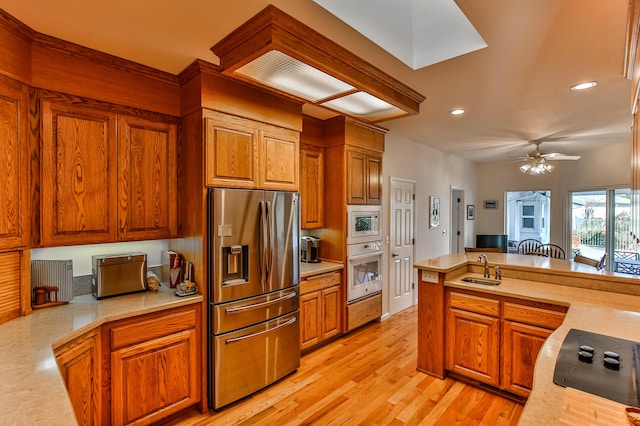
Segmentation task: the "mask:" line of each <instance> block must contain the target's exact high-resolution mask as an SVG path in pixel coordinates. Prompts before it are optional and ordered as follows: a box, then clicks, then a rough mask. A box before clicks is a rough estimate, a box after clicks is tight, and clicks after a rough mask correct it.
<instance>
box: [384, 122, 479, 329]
mask: <svg viewBox="0 0 640 426" xmlns="http://www.w3.org/2000/svg"><path fill="white" fill-rule="evenodd" d="M382 172H383V177H384V183H383V188H384V189H383V197H382V206H383V210H382V211H383V218H382V222H383V225H382V226H383V227H382V229H383V232H384V236H388V235H389V215H390V212H389V188H390V187H391V177H392V176H393V177H397V178H404V179H411V180H415V182H416V203H415V217H416V236H415V238H416V245H415V259H414V260H415V261H421V260H425V259H429V258H432V257H437V256H441V255H443V254H446V253H449V246H450V235H449V233H450V230H451V226H450V221H451V188H452V186H453V187H455V188H456V189H461V190H464V196H465V201H464V203H465V204H476V212H477V204H478V203H477V202H476V195H475V193H476V184H475V181H476V164H475V163H473V162H471V161H468V160H464V159H462V158H460V157H457V156H455V155H451V154H447V153H444V152H442V151H438V150H436V149H433V148H430V147H427V146H423V145H420V144H418V143H415V142H413V141H411V140H408V139H405V138H403V137H401V136H398V135H395V134H394V133H393V132H389V133H387V135H386V137H385V150H384V157H383V164H382ZM429 196H437V197H440V226H439V227H437V228H435V229H429V205H428V204H429ZM463 214H464V215H465V217H466V209H465V211H464V213H463ZM464 223H465V229H464V234H465V242H464V245H471V244H473V241H474V235H475V230H474V225H475V221H469V220H466V219H465V220H464ZM443 231H445V235H443ZM387 249H388V246H387ZM387 252H388V250H387ZM383 266H384V270H383V271H384V274H385V276H386V277H388V276H389V273H388V271H389V257H388V255H387V256H386V258H385V259H384V265H383ZM416 276H417V274H416ZM387 282H388V280H387ZM415 282H416V288H417V281H415ZM388 294H389V292H388V291H384V292H383V301H382V312H383V316H386V315H388V313H389V300H388Z"/></svg>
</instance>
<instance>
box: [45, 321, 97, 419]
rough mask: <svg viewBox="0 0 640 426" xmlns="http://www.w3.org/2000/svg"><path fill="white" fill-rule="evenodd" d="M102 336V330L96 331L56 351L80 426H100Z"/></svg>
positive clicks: (59, 366)
mask: <svg viewBox="0 0 640 426" xmlns="http://www.w3.org/2000/svg"><path fill="white" fill-rule="evenodd" d="M99 336H100V331H99V329H96V330H92V331H90V332H89V333H87V334H85V335H83V336H80V337H78V338H76V339H74V340H72V341H71V342H69V343H66V344H64V345H63V346H61V347H59V348H57V349H56V350H55V351H54V353H55V357H56V362H57V363H58V368H59V369H60V374H61V375H62V378H63V380H64V383H65V385H66V386H67V392H68V393H69V399H70V400H71V405H72V406H73V411H74V412H75V414H76V419H77V420H78V424H79V425H99V424H100V412H101V410H102V405H101V398H100V386H101V376H100V373H101V370H100V343H99V340H100V338H99Z"/></svg>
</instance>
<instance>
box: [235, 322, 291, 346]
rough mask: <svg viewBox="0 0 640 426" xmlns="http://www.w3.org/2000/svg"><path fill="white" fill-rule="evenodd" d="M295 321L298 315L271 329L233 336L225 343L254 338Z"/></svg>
mask: <svg viewBox="0 0 640 426" xmlns="http://www.w3.org/2000/svg"><path fill="white" fill-rule="evenodd" d="M294 322H296V317H293V318H291V319H290V320H288V321H286V322H283V323H282V324H278V325H276V326H275V327H273V328H270V329H268V330H262V331H259V332H257V333H251V334H247V335H245V336H240V337H232V338H230V339H227V340H225V343H227V344H229V343H235V342H239V341H241V340H246V339H251V338H253V337H257V336H260V335H261V334H265V333H271V332H272V331H275V330H277V329H279V328H282V327H286V326H288V325H291V324H293V323H294Z"/></svg>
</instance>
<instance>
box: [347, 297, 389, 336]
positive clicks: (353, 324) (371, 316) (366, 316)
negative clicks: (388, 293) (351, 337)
mask: <svg viewBox="0 0 640 426" xmlns="http://www.w3.org/2000/svg"><path fill="white" fill-rule="evenodd" d="M381 316H382V293H378V294H374V295H373V296H370V297H367V298H366V299H362V300H358V301H356V302H352V303H349V304H348V305H347V331H351V330H354V329H356V328H358V327H360V326H361V325H364V324H366V323H368V322H371V321H373V320H377V319H379V318H380V317H381Z"/></svg>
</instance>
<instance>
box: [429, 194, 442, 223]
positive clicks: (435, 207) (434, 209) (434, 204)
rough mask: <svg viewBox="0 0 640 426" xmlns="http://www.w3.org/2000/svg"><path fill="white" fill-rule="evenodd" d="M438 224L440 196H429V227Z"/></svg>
mask: <svg viewBox="0 0 640 426" xmlns="http://www.w3.org/2000/svg"><path fill="white" fill-rule="evenodd" d="M438 226H440V197H429V228H437V227H438Z"/></svg>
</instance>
